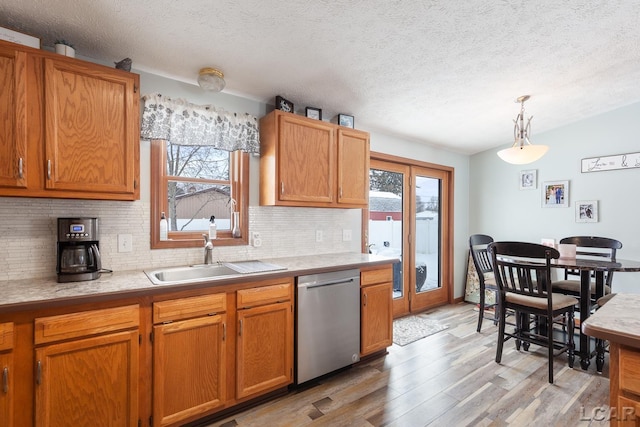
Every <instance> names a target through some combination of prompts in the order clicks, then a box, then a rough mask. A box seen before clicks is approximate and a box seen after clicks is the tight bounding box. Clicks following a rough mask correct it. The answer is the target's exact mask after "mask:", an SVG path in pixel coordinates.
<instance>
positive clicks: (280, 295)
mask: <svg viewBox="0 0 640 427" xmlns="http://www.w3.org/2000/svg"><path fill="white" fill-rule="evenodd" d="M237 313H238V325H237V327H238V336H237V341H236V348H237V370H236V397H237V398H238V399H244V398H249V397H255V396H257V395H259V394H260V393H266V392H269V391H271V390H275V389H278V388H280V387H285V386H287V385H289V384H291V383H292V382H293V283H292V280H291V279H289V280H287V281H286V282H284V283H279V284H275V285H271V286H265V287H260V288H253V289H247V290H242V291H238V312H237Z"/></svg>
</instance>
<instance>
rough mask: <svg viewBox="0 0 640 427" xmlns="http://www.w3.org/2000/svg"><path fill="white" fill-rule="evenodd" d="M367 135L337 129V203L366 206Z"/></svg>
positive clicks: (367, 178)
mask: <svg viewBox="0 0 640 427" xmlns="http://www.w3.org/2000/svg"><path fill="white" fill-rule="evenodd" d="M368 201H369V134H368V133H365V132H358V131H353V130H352V131H349V130H345V129H338V203H344V204H350V205H361V206H365V207H366V206H367V203H368Z"/></svg>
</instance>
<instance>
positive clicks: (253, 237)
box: [251, 231, 262, 248]
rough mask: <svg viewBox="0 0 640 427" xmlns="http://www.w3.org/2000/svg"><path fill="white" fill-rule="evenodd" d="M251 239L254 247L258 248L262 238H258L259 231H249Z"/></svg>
mask: <svg viewBox="0 0 640 427" xmlns="http://www.w3.org/2000/svg"><path fill="white" fill-rule="evenodd" d="M251 241H252V242H253V247H254V248H259V247H260V246H262V239H261V238H260V232H258V231H254V232H253V233H251Z"/></svg>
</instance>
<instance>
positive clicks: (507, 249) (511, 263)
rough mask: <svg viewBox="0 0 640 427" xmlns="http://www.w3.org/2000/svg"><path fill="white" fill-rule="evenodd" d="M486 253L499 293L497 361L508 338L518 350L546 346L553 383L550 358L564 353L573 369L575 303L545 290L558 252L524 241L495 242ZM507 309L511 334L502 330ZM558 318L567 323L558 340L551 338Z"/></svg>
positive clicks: (499, 360)
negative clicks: (511, 317)
mask: <svg viewBox="0 0 640 427" xmlns="http://www.w3.org/2000/svg"><path fill="white" fill-rule="evenodd" d="M489 251H490V253H491V259H492V264H493V271H494V276H495V280H496V283H497V285H498V289H499V291H500V300H499V301H500V305H499V316H500V320H499V327H498V346H497V349H496V362H497V363H500V362H501V360H502V348H503V345H504V342H505V341H507V340H508V339H510V338H514V339H515V343H516V348H517V349H518V350H520V346H521V344H523V343H526V344H537V345H540V346H544V347H547V349H548V358H549V360H548V363H549V382H550V383H553V358H554V357H555V356H558V355H559V354H562V353H564V352H567V353H568V363H569V367H573V362H574V359H575V354H574V341H573V335H574V326H575V325H574V314H573V312H574V306H575V305H576V304H577V303H578V300H577V299H575V298H574V297H571V296H568V295H563V294H557V293H552V292H549V291H548V290H549V289H551V260H552V259H557V258H559V257H560V253H559V252H558V251H557V250H556V249H554V248H550V247H548V246H543V245H539V244H536V243H525V242H494V243H491V244H490V245H489ZM508 309H511V310H513V311H514V312H515V313H516V316H515V317H516V325H515V329H514V330H513V332H507V331H506V328H505V326H506V312H507V310H508ZM531 316H535V318H536V319H537V322H536V327H535V328H533V329H531V327H530V319H531ZM557 319H562V320H564V321H565V322H566V332H563V331H558V333H559V335H558V337H557V338H554V330H555V328H554V325H555V324H556V323H557ZM560 337H561V338H563V339H562V340H561V339H560ZM565 338H566V339H565ZM523 347H524V349H525V350H527V348H528V346H526V345H523Z"/></svg>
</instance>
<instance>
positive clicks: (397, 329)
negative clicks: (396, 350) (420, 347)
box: [393, 314, 449, 346]
mask: <svg viewBox="0 0 640 427" xmlns="http://www.w3.org/2000/svg"><path fill="white" fill-rule="evenodd" d="M448 327H449V325H443V324H441V323H440V322H438V321H437V320H433V319H431V318H429V317H428V315H426V314H418V315H415V316H407V317H402V318H400V319H396V320H394V321H393V342H394V343H395V344H398V345H400V346H405V345H407V344H410V343H412V342H414V341H418V340H419V339H422V338H424V337H428V336H429V335H433V334H435V333H438V332H440V331H444V330H445V329H447V328H448Z"/></svg>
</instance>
